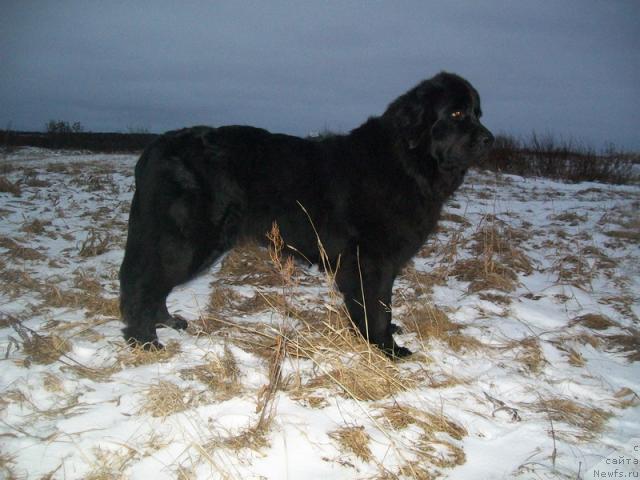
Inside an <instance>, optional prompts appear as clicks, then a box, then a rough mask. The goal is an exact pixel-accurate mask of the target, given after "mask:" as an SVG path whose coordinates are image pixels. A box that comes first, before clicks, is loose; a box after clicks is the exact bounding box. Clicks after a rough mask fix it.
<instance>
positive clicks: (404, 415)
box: [378, 404, 467, 478]
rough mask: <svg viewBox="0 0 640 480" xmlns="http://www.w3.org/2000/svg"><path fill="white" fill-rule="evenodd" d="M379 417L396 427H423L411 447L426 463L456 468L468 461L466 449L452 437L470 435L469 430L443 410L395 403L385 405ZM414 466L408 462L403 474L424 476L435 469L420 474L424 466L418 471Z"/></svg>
mask: <svg viewBox="0 0 640 480" xmlns="http://www.w3.org/2000/svg"><path fill="white" fill-rule="evenodd" d="M378 418H379V419H381V420H383V421H384V423H385V424H386V425H388V426H389V427H390V428H392V429H393V430H395V431H398V430H402V429H405V428H407V427H409V426H410V425H414V426H416V427H417V428H419V429H420V430H421V434H420V437H419V440H418V441H417V442H416V443H415V445H414V447H413V448H412V449H411V450H412V452H413V453H414V454H415V455H416V456H417V457H418V459H419V464H420V465H421V466H423V467H424V466H426V465H432V466H435V467H440V468H453V467H455V466H457V465H462V464H463V463H464V462H465V461H466V457H465V454H464V451H463V450H462V448H460V447H459V446H458V445H456V444H455V443H454V442H453V441H452V440H457V441H460V440H462V439H463V438H464V437H465V436H466V435H467V430H466V429H465V428H464V427H462V426H461V425H458V424H457V423H455V422H454V421H452V420H450V419H448V418H447V417H446V416H445V415H443V414H442V413H431V412H426V411H424V410H421V409H417V408H415V407H411V406H404V405H399V404H394V405H392V406H384V407H382V408H381V410H380V415H379V416H378ZM443 434H445V435H446V436H443ZM451 439H452V440H451ZM413 466H415V465H410V464H408V465H407V466H406V468H405V470H404V473H403V474H405V475H406V474H408V475H409V478H423V477H421V476H420V475H423V474H427V473H428V472H431V470H424V471H423V472H422V474H420V473H418V472H420V470H418V471H416V470H415V469H413V468H412V467H413ZM424 478H431V477H424Z"/></svg>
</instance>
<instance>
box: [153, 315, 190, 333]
mask: <svg viewBox="0 0 640 480" xmlns="http://www.w3.org/2000/svg"><path fill="white" fill-rule="evenodd" d="M188 326H189V323H188V322H187V321H186V320H185V319H184V318H182V317H181V316H179V315H173V316H171V317H169V318H167V319H166V320H163V321H162V323H157V324H156V328H164V327H167V328H173V329H174V330H186V329H187V327H188Z"/></svg>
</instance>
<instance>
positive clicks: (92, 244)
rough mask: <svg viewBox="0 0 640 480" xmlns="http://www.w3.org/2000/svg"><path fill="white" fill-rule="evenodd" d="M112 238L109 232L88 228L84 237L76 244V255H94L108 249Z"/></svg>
mask: <svg viewBox="0 0 640 480" xmlns="http://www.w3.org/2000/svg"><path fill="white" fill-rule="evenodd" d="M112 243H113V238H112V236H111V234H110V233H109V232H106V231H100V230H97V229H95V228H90V229H89V233H87V238H85V239H84V240H83V241H82V242H81V243H80V245H79V246H78V250H79V251H78V255H80V256H81V257H84V258H86V257H96V256H98V255H102V254H103V253H105V252H107V251H109V249H110V248H111V245H112Z"/></svg>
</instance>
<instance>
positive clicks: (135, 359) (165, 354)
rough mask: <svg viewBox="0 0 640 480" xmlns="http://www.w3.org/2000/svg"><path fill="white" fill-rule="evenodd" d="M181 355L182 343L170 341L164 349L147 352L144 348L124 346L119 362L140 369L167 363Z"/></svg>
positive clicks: (118, 355) (120, 352)
mask: <svg viewBox="0 0 640 480" xmlns="http://www.w3.org/2000/svg"><path fill="white" fill-rule="evenodd" d="M178 353H180V343H179V342H177V341H175V340H170V341H169V342H167V343H166V344H165V346H164V348H162V349H160V350H158V349H155V348H151V349H150V350H145V348H144V347H143V346H138V345H136V346H129V345H124V346H123V347H122V348H121V349H120V350H119V351H118V353H117V359H118V362H119V363H120V364H121V365H123V366H126V367H139V366H141V365H149V364H153V363H162V362H167V361H169V360H170V359H172V358H173V357H174V356H175V355H177V354H178Z"/></svg>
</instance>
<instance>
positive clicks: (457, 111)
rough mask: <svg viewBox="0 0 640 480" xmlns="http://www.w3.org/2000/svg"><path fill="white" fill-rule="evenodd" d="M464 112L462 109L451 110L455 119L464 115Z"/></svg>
mask: <svg viewBox="0 0 640 480" xmlns="http://www.w3.org/2000/svg"><path fill="white" fill-rule="evenodd" d="M463 115H464V114H463V113H462V112H461V111H460V110H456V111H455V112H451V118H453V119H454V120H460V119H461V118H462V117H463Z"/></svg>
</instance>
